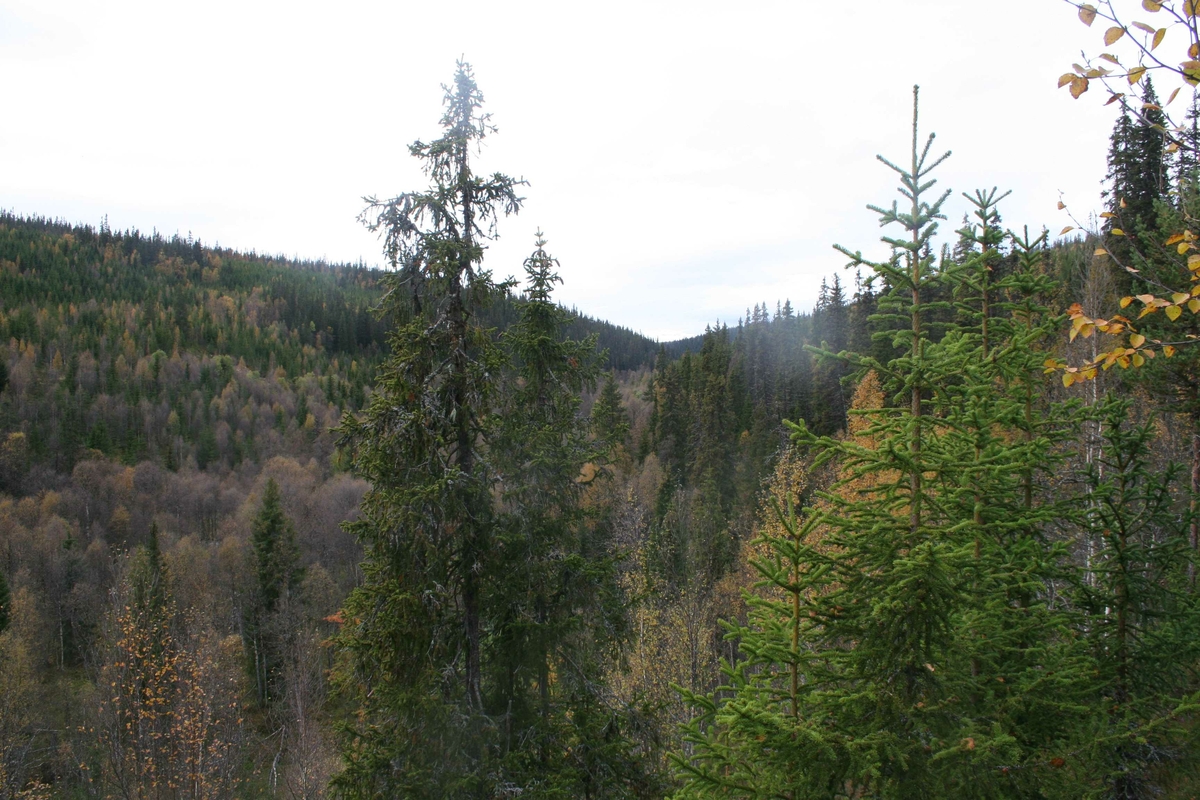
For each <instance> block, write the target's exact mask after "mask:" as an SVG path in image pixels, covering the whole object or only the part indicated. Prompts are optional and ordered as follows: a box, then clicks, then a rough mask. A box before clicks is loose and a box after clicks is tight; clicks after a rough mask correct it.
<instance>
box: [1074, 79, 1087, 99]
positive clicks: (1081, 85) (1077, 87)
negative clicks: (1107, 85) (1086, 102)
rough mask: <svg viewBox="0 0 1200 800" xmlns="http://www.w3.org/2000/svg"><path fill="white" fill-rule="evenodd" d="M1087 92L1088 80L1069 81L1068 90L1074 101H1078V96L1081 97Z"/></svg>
mask: <svg viewBox="0 0 1200 800" xmlns="http://www.w3.org/2000/svg"><path fill="white" fill-rule="evenodd" d="M1087 90H1088V79H1087V78H1079V77H1076V78H1072V79H1071V89H1070V92H1071V97H1074V98H1075V99H1076V100H1078V99H1079V97H1080V95H1082V94H1083V93H1084V92H1086V91H1087Z"/></svg>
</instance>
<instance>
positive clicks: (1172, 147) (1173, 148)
mask: <svg viewBox="0 0 1200 800" xmlns="http://www.w3.org/2000/svg"><path fill="white" fill-rule="evenodd" d="M1167 152H1168V153H1178V152H1179V142H1171V143H1170V144H1169V145H1167Z"/></svg>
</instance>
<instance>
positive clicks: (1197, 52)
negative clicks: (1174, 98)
mask: <svg viewBox="0 0 1200 800" xmlns="http://www.w3.org/2000/svg"><path fill="white" fill-rule="evenodd" d="M1188 58H1200V42H1192V46H1191V47H1189V48H1188ZM1175 91H1177V92H1178V91H1179V90H1178V89H1176V90H1175Z"/></svg>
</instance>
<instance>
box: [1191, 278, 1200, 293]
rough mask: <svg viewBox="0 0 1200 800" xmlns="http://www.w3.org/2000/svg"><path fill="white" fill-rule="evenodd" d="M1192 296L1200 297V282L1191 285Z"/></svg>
mask: <svg viewBox="0 0 1200 800" xmlns="http://www.w3.org/2000/svg"><path fill="white" fill-rule="evenodd" d="M1193 280H1194V279H1193ZM1192 297H1200V283H1197V284H1196V285H1195V286H1193V287H1192Z"/></svg>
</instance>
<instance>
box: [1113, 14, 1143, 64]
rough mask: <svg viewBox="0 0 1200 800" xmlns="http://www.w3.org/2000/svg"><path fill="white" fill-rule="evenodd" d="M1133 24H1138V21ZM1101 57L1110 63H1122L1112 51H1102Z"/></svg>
mask: <svg viewBox="0 0 1200 800" xmlns="http://www.w3.org/2000/svg"><path fill="white" fill-rule="evenodd" d="M1133 24H1134V25H1137V23H1136V22H1135V23H1133ZM1150 30H1154V29H1153V28H1151V29H1150ZM1100 57H1101V58H1103V59H1104V60H1105V61H1107V62H1108V63H1110V64H1120V63H1121V59H1119V58H1117V57H1116V56H1114V55H1113V54H1112V53H1101V54H1100Z"/></svg>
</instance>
